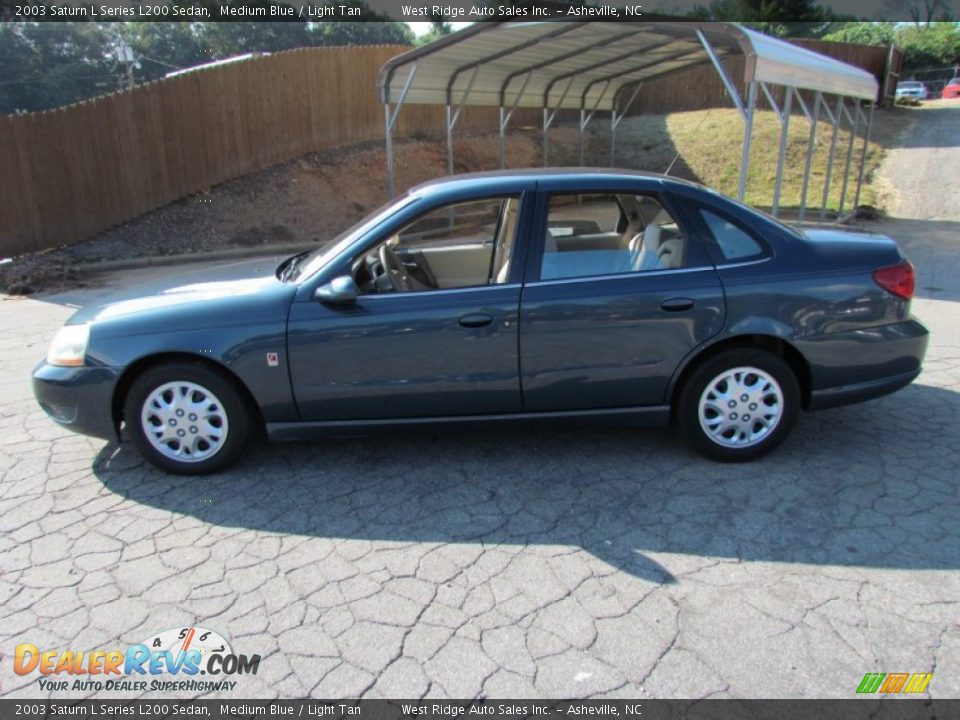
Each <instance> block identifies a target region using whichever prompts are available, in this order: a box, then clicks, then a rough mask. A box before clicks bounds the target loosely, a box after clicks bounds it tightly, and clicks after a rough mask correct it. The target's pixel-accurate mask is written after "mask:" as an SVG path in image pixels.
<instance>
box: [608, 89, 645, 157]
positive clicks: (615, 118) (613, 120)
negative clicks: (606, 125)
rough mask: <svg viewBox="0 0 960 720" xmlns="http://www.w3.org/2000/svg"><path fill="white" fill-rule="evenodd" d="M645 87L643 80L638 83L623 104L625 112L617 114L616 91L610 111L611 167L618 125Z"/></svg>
mask: <svg viewBox="0 0 960 720" xmlns="http://www.w3.org/2000/svg"><path fill="white" fill-rule="evenodd" d="M642 88H643V80H641V81H640V82H639V83H637V89H636V90H634V91H633V95H631V96H630V99H629V100H627V104H626V105H624V106H623V112H621V113H619V114H617V95H616V93H614V96H613V109H612V110H611V111H610V167H613V166H614V165H613V151H614V149H616V147H617V126H618V125H619V124H620V122H621V121H622V120H623V118H624V117H626V114H627V113H628V112H629V111H630V106H631V105H633V101H634V100H636V99H637V96H638V95H639V94H640V90H641V89H642Z"/></svg>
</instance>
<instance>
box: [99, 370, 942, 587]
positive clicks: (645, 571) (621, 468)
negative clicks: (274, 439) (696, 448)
mask: <svg viewBox="0 0 960 720" xmlns="http://www.w3.org/2000/svg"><path fill="white" fill-rule="evenodd" d="M958 416H960V394H958V393H955V392H950V391H947V390H943V389H940V388H935V387H930V386H925V385H914V386H911V387H909V388H907V389H905V390H903V391H901V392H900V393H898V394H896V395H894V396H890V397H888V398H883V399H880V400H877V401H873V402H870V403H865V404H862V405H859V406H854V407H850V408H842V409H838V410H832V411H827V412H822V413H816V414H811V415H808V416H806V417H805V418H803V419H802V420H801V422H800V424H799V425H798V427H797V428H796V429H795V431H794V433H793V435H792V436H791V438H790V439H788V441H787V443H786V444H785V445H784V446H783V447H782V448H780V449H779V450H778V451H777V452H775V453H774V454H773V455H771V456H768V457H767V458H765V459H763V460H761V461H758V462H754V463H751V464H746V465H722V464H716V463H712V462H709V461H706V460H703V459H701V458H699V457H697V456H694V455H693V454H692V453H691V452H690V451H688V450H687V449H686V447H685V446H684V445H682V444H681V443H680V441H679V440H676V439H674V437H673V436H672V435H669V434H667V433H664V432H645V433H643V432H639V431H633V430H626V429H616V430H610V429H603V428H597V427H591V428H587V427H583V428H577V429H572V430H561V431H557V430H553V431H547V430H543V429H539V430H538V429H532V430H529V431H527V432H522V433H517V432H510V433H508V432H501V431H489V430H487V431H474V432H465V433H458V434H445V435H441V436H430V435H395V434H391V433H390V432H386V433H383V434H382V435H380V436H378V437H370V438H362V439H346V440H343V439H341V440H331V441H322V442H316V443H299V444H285V445H272V446H266V447H260V448H257V449H256V450H254V451H253V452H252V453H251V454H250V455H248V456H247V457H246V458H245V459H244V460H243V461H242V462H241V463H240V464H239V465H238V466H237V467H235V468H234V469H232V470H231V471H229V472H227V473H224V474H221V475H217V476H211V477H206V478H183V477H173V476H167V475H164V474H162V473H160V472H159V471H157V470H154V469H153V468H152V467H151V466H148V465H147V464H145V463H144V462H143V461H142V460H141V459H140V457H139V456H138V455H137V454H136V453H135V452H134V451H133V450H132V449H130V448H129V447H128V446H126V445H124V446H118V445H116V444H111V445H108V446H106V447H105V448H104V450H103V451H102V452H101V453H100V455H99V456H98V457H97V459H96V462H95V468H94V470H95V473H96V475H97V477H98V478H99V479H100V480H101V482H102V483H103V484H104V486H105V487H106V488H107V489H108V490H110V491H111V492H113V493H117V494H120V495H123V496H125V497H127V498H129V499H130V500H132V501H134V502H137V503H142V504H143V505H147V506H151V507H155V508H160V509H163V510H168V511H171V512H173V513H177V514H182V515H190V516H194V517H196V518H198V519H200V520H203V521H205V522H209V523H213V524H215V525H219V526H224V527H235V528H250V529H255V530H258V531H266V532H272V533H279V534H294V535H302V536H318V537H327V538H343V539H352V540H362V541H375V542H391V543H400V544H403V543H438V544H443V543H484V544H485V545H508V546H552V547H553V548H554V549H555V548H556V546H570V547H574V548H575V547H582V548H583V549H585V550H586V551H588V552H589V553H591V554H593V555H594V556H595V557H597V558H599V559H600V560H602V561H603V562H605V563H607V564H609V565H611V566H613V567H615V568H617V569H619V570H622V571H624V572H627V573H630V574H632V575H634V576H637V577H639V578H642V579H646V580H649V581H652V582H656V583H672V582H677V581H678V578H677V577H675V576H674V575H672V574H671V572H670V571H668V570H667V569H665V567H664V564H671V565H674V566H675V564H676V562H679V561H678V560H676V559H671V560H670V562H669V563H666V561H665V560H664V558H663V557H662V555H664V554H666V555H668V556H669V555H671V554H679V555H684V556H697V559H698V560H699V559H700V558H702V559H704V560H705V561H717V560H719V561H748V562H749V561H764V562H777V563H802V564H813V565H823V566H867V567H880V568H896V569H904V570H907V569H958V568H960V532H958V528H960V510H958V507H960V501H958V496H957V483H956V479H955V478H956V472H955V468H956V467H957V465H958V463H960V424H958V422H957V421H958V419H960V417H958ZM655 556H659V557H655Z"/></svg>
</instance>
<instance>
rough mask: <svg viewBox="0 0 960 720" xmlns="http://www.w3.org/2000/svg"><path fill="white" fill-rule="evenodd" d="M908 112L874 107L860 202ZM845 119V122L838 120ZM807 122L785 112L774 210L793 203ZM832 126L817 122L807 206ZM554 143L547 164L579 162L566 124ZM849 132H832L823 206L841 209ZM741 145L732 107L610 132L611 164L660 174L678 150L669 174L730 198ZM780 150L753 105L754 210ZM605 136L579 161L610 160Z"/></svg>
mask: <svg viewBox="0 0 960 720" xmlns="http://www.w3.org/2000/svg"><path fill="white" fill-rule="evenodd" d="M908 115H909V111H908V110H903V109H893V110H878V111H877V112H876V114H875V116H874V124H873V131H872V133H871V141H870V143H869V144H868V147H867V157H866V165H865V171H864V183H863V188H862V190H861V193H860V204H862V205H876V204H877V202H878V191H877V188H876V187H874V185H873V183H874V180H875V177H876V175H877V170H878V168H879V167H880V163H881V162H882V160H883V157H884V154H885V152H886V147H889V146H890V145H891V144H892V143H893V142H895V140H896V137H897V136H898V135H899V133H900V132H901V131H902V129H903V128H904V127H905V126H906V124H907V123H908V122H909V119H908ZM845 124H846V121H845V120H844V125H845ZM809 132H810V124H809V123H808V122H807V120H806V118H805V117H804V116H803V115H796V114H795V115H792V116H791V118H790V131H789V135H788V139H787V151H786V160H785V163H784V173H783V184H782V188H781V193H780V207H781V208H784V209H789V208H795V207H799V205H800V192H801V187H802V181H803V170H804V164H805V160H806V153H807V141H808V138H809ZM831 133H832V128H831V126H830V125H829V123H827V122H825V120H821V122H820V125H819V127H818V128H817V139H816V145H815V148H814V154H813V161H812V164H811V168H810V184H809V189H808V191H807V207H808V208H819V207H820V206H821V204H822V199H823V186H824V180H825V178H826V170H827V160H828V156H829V151H830V140H831ZM564 134H565V135H566V134H569V135H571V138H567V137H562V138H561V137H558V140H560V141H561V142H559V143H556V144H554V145H552V148H554V147H555V148H556V153H554V151H553V150H551V157H550V160H551V164H554V165H563V164H570V165H576V164H578V160H579V158H578V157H577V151H576V148H577V144H576V141H575V140H573V139H572V138H574V137H575V135H576V129H575V128H570V129H565V133H564ZM862 137H863V136H862V127H861V129H860V131H859V132H858V137H857V138H856V141H855V143H854V149H853V154H852V157H851V163H850V180H849V182H848V185H847V193H846V201H845V204H844V209H845V211H846V210H850V209H852V204H853V200H854V195H855V193H856V180H857V172H858V170H859V166H860V154H861V152H862V149H863V139H862ZM849 141H850V132H849V130H848V129H843V128H842V129H841V130H840V132H839V133H838V136H837V143H836V150H835V152H834V159H833V172H832V175H831V181H830V194H829V198H828V201H827V208H828V210H837V209H838V208H839V206H840V193H841V190H842V186H843V170H844V166H845V164H846V158H847V149H848V147H849ZM742 144H743V121H742V120H741V118H740V115H739V113H738V112H737V111H736V110H733V109H728V108H714V109H711V110H697V111H691V112H678V113H671V114H669V115H645V116H638V117H630V118H625V119H624V120H623V122H622V124H621V125H620V127H619V129H618V130H617V148H616V154H615V157H614V161H613V163H612V164H613V165H614V166H615V167H623V168H632V169H638V170H648V171H651V172H659V173H662V172H664V171H665V170H666V169H667V167H668V166H669V165H670V163H671V162H673V161H674V158H675V157H676V156H677V153H679V155H680V157H679V159H678V160H677V161H676V162H675V163H674V165H673V168H672V169H671V172H670V174H671V175H674V176H677V177H681V178H686V179H689V180H694V181H697V182H701V183H703V184H704V185H707V186H708V187H711V188H713V189H715V190H718V191H720V192H722V193H724V194H725V195H730V196H735V195H736V193H737V183H738V180H739V169H740V153H741V148H742ZM779 147H780V122H779V121H778V120H777V117H776V115H775V114H774V113H773V112H772V111H769V110H758V111H757V112H756V114H755V117H754V126H753V141H752V144H751V150H750V171H749V174H748V178H747V194H746V202H747V203H748V204H750V205H754V206H757V207H770V206H771V205H772V203H773V188H774V184H775V180H776V169H777V154H778V151H779ZM609 148H610V133H609V130H608V129H607V128H603V127H601V126H600V125H598V126H596V127H595V129H594V130H593V132H591V133H590V135H589V136H588V139H587V146H586V154H585V162H586V164H588V165H589V164H594V165H600V166H608V165H610V164H611V162H610V149H609Z"/></svg>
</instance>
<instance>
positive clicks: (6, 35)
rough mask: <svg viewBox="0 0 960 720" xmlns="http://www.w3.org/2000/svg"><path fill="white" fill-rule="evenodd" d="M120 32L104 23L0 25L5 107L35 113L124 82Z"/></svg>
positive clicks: (0, 96) (0, 100) (1, 103)
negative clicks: (118, 45)
mask: <svg viewBox="0 0 960 720" xmlns="http://www.w3.org/2000/svg"><path fill="white" fill-rule="evenodd" d="M116 45H117V35H116V34H115V33H114V32H113V31H111V30H110V29H109V28H108V27H106V26H104V25H101V24H99V23H81V22H77V23H67V22H64V23H58V22H47V23H16V24H9V25H8V24H4V25H0V66H2V67H3V69H4V72H3V75H2V79H0V112H3V113H12V112H17V111H27V112H33V111H37V110H47V109H50V108H54V107H58V106H60V105H67V104H70V103H74V102H78V101H80V100H85V99H87V98H89V97H93V96H94V95H101V94H103V93H107V92H112V91H114V90H118V89H119V88H120V87H122V85H123V82H124V78H125V68H124V67H123V66H122V65H121V63H120V62H119V61H118V59H117V57H116V55H115V50H116Z"/></svg>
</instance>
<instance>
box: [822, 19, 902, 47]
mask: <svg viewBox="0 0 960 720" xmlns="http://www.w3.org/2000/svg"><path fill="white" fill-rule="evenodd" d="M833 26H835V27H834V28H833V29H831V31H830V32H828V33H827V34H826V35H824V36H823V39H824V40H832V41H833V42H847V43H860V44H861V45H889V44H890V43H892V42H893V40H894V34H895V30H896V23H892V22H848V23H833Z"/></svg>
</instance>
